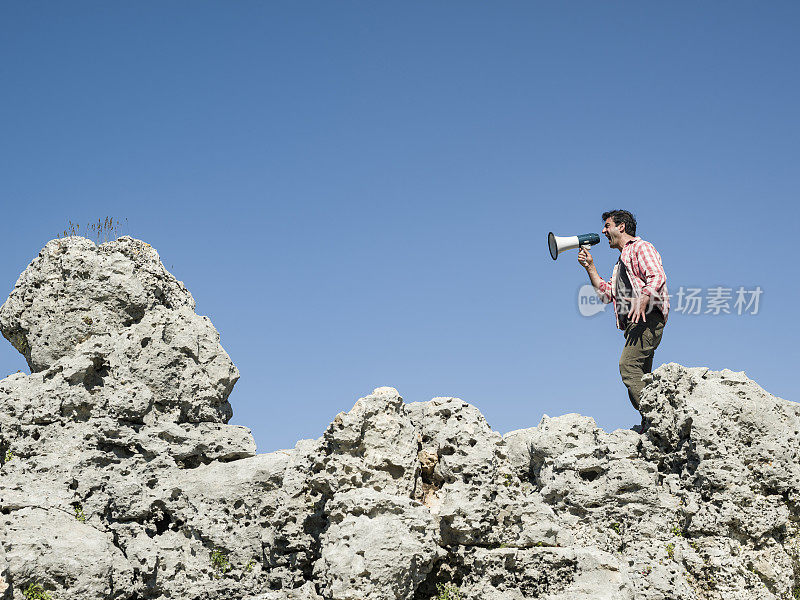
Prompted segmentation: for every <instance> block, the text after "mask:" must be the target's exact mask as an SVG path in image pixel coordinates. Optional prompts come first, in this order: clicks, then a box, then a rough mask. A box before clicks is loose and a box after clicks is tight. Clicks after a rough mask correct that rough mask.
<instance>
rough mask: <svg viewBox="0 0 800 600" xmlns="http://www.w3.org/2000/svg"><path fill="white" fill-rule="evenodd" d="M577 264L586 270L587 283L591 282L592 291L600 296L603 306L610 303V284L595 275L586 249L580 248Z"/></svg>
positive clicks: (595, 269)
mask: <svg viewBox="0 0 800 600" xmlns="http://www.w3.org/2000/svg"><path fill="white" fill-rule="evenodd" d="M578 262H579V263H580V264H581V266H582V267H583V268H584V269H586V273H587V274H588V275H589V281H591V282H592V286H593V287H594V291H596V292H597V295H598V296H600V300H602V301H603V303H604V304H608V303H609V302H611V283H610V282H608V281H604V280H603V278H602V277H600V275H598V274H597V268H596V267H595V266H594V259H593V258H592V254H591V253H590V252H589V251H588V250H587V249H585V248H581V249H580V251H579V252H578Z"/></svg>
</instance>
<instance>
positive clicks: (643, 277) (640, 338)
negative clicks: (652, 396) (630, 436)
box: [578, 210, 669, 410]
mask: <svg viewBox="0 0 800 600" xmlns="http://www.w3.org/2000/svg"><path fill="white" fill-rule="evenodd" d="M602 218H603V221H604V222H605V224H604V226H603V231H602V233H603V235H605V236H606V237H607V238H608V245H609V246H610V247H611V248H616V249H617V250H619V251H620V257H619V260H618V261H617V264H616V265H614V272H613V273H612V274H611V279H610V280H609V281H604V280H603V279H601V278H600V276H599V275H598V274H597V269H596V268H595V266H594V259H593V258H592V255H591V253H590V252H589V250H587V249H584V248H582V249H581V250H580V252H578V262H579V263H580V264H581V265H583V267H584V268H585V269H586V272H587V273H588V274H589V279H590V280H591V282H592V285H593V286H594V289H595V291H597V295H598V296H600V299H601V300H602V301H603V302H604V303H605V304H608V303H609V302H613V303H614V314H615V315H616V319H617V327H618V328H619V329H621V330H622V331H623V332H624V333H625V346H624V347H623V348H622V355H621V356H620V358H619V373H620V375H622V382H623V383H624V384H625V387H627V388H628V396H629V397H630V400H631V404H633V407H634V408H635V409H636V410H639V397H640V396H641V393H642V388H643V387H644V382H643V381H642V376H643V375H644V374H645V373H649V372H650V371H651V370H652V369H653V356H654V354H655V351H656V348H658V345H659V344H660V343H661V334H662V333H663V331H664V324H665V323H666V322H667V315H668V314H669V295H668V293H667V275H666V273H664V267H663V266H662V264H661V255H660V254H659V253H658V252H657V251H656V249H655V247H653V244H651V243H650V242H646V241H644V240H643V239H642V238H640V237H636V219H635V218H634V216H633V215H632V214H631V213H630V212H628V211H627V210H612V211H609V212H605V213H603V217H602Z"/></svg>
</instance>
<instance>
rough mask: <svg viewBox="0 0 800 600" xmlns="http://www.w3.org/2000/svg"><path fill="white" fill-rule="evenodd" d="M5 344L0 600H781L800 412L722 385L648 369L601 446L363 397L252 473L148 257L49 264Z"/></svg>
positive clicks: (95, 253)
mask: <svg viewBox="0 0 800 600" xmlns="http://www.w3.org/2000/svg"><path fill="white" fill-rule="evenodd" d="M0 328H1V329H2V333H3V335H4V336H5V337H6V338H7V339H8V340H9V341H11V343H12V344H13V345H14V346H15V347H16V348H17V349H18V350H19V351H20V352H21V353H22V354H23V355H24V356H25V358H26V360H27V361H28V364H29V366H30V369H31V374H30V375H26V374H23V373H17V374H13V375H11V376H9V377H7V378H6V379H4V380H2V382H0V462H1V463H2V467H0V512H1V513H2V514H0V596H1V597H2V598H4V599H5V600H10V599H13V600H21V599H23V598H45V597H49V598H52V600H69V599H75V600H78V599H81V600H84V599H93V600H94V599H98V600H99V599H108V600H111V599H119V600H150V599H157V598H158V599H162V598H163V599H181V600H212V599H214V600H216V599H219V600H223V599H224V600H235V599H243V598H249V599H250V600H279V599H287V600H290V599H294V600H315V599H316V600H319V599H326V600H430V599H434V598H439V599H443V600H444V599H447V600H455V599H456V598H460V599H462V600H479V599H481V600H482V599H486V600H522V599H527V598H540V599H543V600H590V599H592V600H595V599H608V600H617V599H630V600H634V599H635V600H662V599H681V600H684V599H685V600H700V599H708V600H712V599H713V600H723V599H724V600H730V599H741V600H756V599H759V600H773V599H776V600H777V599H780V600H785V599H791V598H798V597H800V404H797V403H794V402H789V401H786V400H782V399H780V398H776V397H774V396H772V395H770V394H768V393H767V392H765V391H764V390H762V389H761V388H760V387H759V386H758V385H756V384H755V383H754V382H752V381H750V380H749V379H747V377H745V376H744V375H743V374H742V373H734V372H731V371H727V370H726V371H721V372H713V371H709V370H708V369H705V368H685V367H682V366H680V365H677V364H668V365H663V366H661V367H659V368H658V369H657V370H656V371H655V372H654V373H653V374H652V375H650V376H648V386H647V387H646V388H645V391H644V393H643V397H642V400H641V412H642V423H641V426H638V427H636V428H634V429H633V430H617V431H614V432H611V433H607V432H605V431H603V430H601V429H599V428H598V427H597V426H596V424H595V422H594V421H593V420H592V419H591V418H589V417H584V416H581V415H578V414H568V415H564V416H561V417H555V418H550V417H548V416H545V417H543V418H542V421H541V422H540V423H539V425H538V426H537V427H532V428H529V429H521V430H518V431H513V432H511V433H507V434H506V435H505V436H503V435H500V434H499V433H497V432H495V431H493V430H492V429H491V428H490V427H489V425H488V424H487V423H486V421H485V419H484V418H483V416H482V415H481V414H480V412H479V411H478V410H477V409H476V408H475V407H473V406H471V405H469V404H467V403H465V402H463V401H461V400H459V399H457V398H434V399H433V400H431V401H429V402H422V403H412V404H406V403H404V402H403V400H402V398H401V397H400V396H399V394H398V393H397V391H396V390H394V389H392V388H378V389H376V390H375V391H374V392H373V393H372V394H370V395H368V396H366V397H364V398H361V399H360V400H358V402H356V404H355V406H354V407H353V408H352V409H351V410H350V411H349V412H347V413H341V414H339V415H338V416H337V417H336V418H335V419H334V421H333V422H332V423H331V424H330V426H329V427H328V428H327V430H326V431H325V432H324V433H323V434H322V436H321V437H320V438H319V439H316V440H302V441H300V442H298V443H297V445H296V446H295V448H293V449H291V450H285V451H279V452H273V453H270V454H256V452H255V444H254V442H253V439H252V437H251V435H250V432H249V430H247V429H246V428H243V427H236V426H232V425H228V424H227V422H228V420H229V419H230V417H231V414H232V411H231V406H230V404H229V403H228V396H229V394H230V392H231V390H232V389H233V386H234V384H235V382H236V380H237V378H238V376H239V375H238V372H237V370H236V367H235V366H234V365H233V363H232V362H231V360H230V358H229V357H228V355H227V354H226V353H225V351H224V350H223V348H222V347H221V346H220V344H219V335H218V334H217V332H216V330H215V329H214V327H213V326H212V324H211V323H210V321H209V320H208V319H207V318H204V317H201V316H198V315H196V314H195V312H194V301H193V299H192V296H191V294H190V293H189V292H188V291H187V290H186V288H185V287H184V286H183V284H182V283H181V282H179V281H177V280H175V278H174V277H173V276H172V275H171V274H170V273H168V272H167V271H166V270H165V269H164V267H163V265H162V264H161V261H160V260H159V257H158V254H157V253H156V251H155V250H154V249H153V248H151V247H150V246H149V245H148V244H146V243H144V242H141V241H138V240H134V239H132V238H129V237H123V238H120V239H118V240H116V241H114V242H108V243H105V244H102V245H100V246H95V245H94V244H93V243H92V242H90V241H88V240H86V239H83V238H77V237H73V238H64V239H59V240H53V241H51V242H49V243H48V244H47V245H46V246H45V248H44V249H43V250H42V251H41V253H40V254H39V256H38V257H37V258H35V259H34V260H33V262H31V264H30V265H29V266H28V268H27V269H26V270H25V272H24V273H23V274H22V275H21V276H20V278H19V280H18V281H17V284H16V286H15V288H14V290H13V292H12V293H11V295H10V297H9V298H8V300H7V301H6V303H5V304H4V305H3V306H2V308H1V309H0Z"/></svg>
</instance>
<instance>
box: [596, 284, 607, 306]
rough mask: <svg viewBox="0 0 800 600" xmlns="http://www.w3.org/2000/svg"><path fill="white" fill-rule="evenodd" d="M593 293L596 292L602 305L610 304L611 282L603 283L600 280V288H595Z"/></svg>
mask: <svg viewBox="0 0 800 600" xmlns="http://www.w3.org/2000/svg"><path fill="white" fill-rule="evenodd" d="M595 292H597V295H598V296H599V297H600V300H601V301H602V302H603V304H608V303H609V302H611V280H609V281H605V280H603V279H601V280H600V287H597V288H595Z"/></svg>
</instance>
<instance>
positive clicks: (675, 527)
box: [671, 525, 683, 537]
mask: <svg viewBox="0 0 800 600" xmlns="http://www.w3.org/2000/svg"><path fill="white" fill-rule="evenodd" d="M671 531H672V535H676V536H678V537H683V531H681V528H680V526H679V525H673V526H672V529H671Z"/></svg>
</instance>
